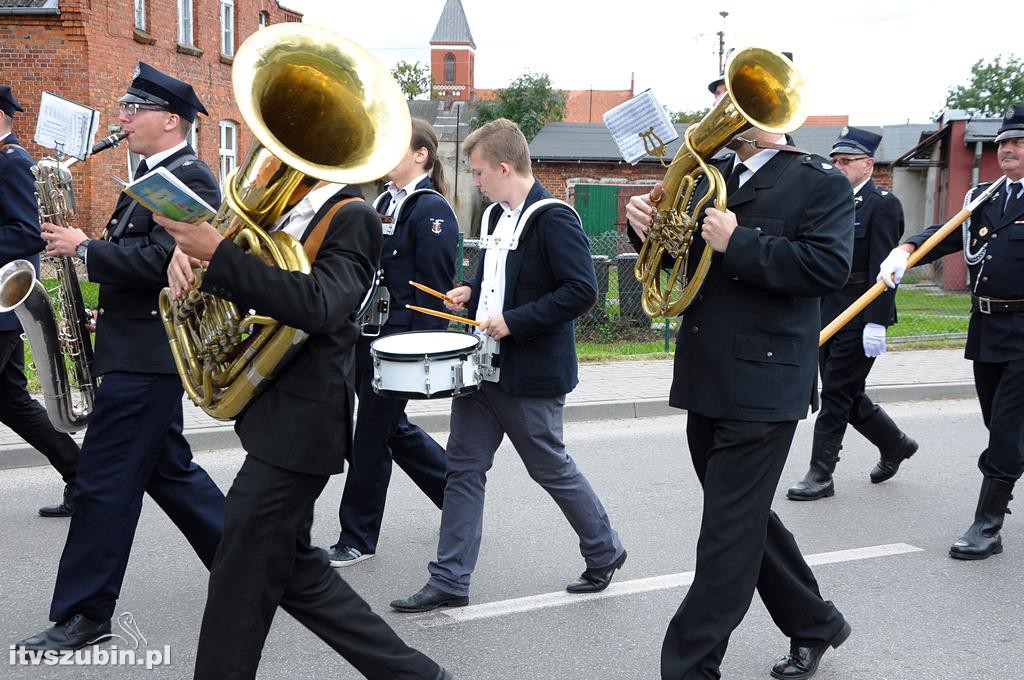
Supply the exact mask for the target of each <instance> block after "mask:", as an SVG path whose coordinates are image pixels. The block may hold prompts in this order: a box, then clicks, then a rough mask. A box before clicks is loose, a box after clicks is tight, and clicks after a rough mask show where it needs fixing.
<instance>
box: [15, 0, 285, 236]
mask: <svg viewBox="0 0 1024 680" xmlns="http://www.w3.org/2000/svg"><path fill="white" fill-rule="evenodd" d="M301 20H302V15H301V14H299V13H297V12H294V11H292V10H289V9H286V8H284V7H282V6H281V4H280V2H278V1H277V0H0V67H2V69H3V70H2V75H0V78H2V83H3V84H6V85H10V87H11V89H12V90H13V91H14V93H15V96H16V97H17V98H18V100H19V102H20V103H21V104H22V106H23V107H24V108H25V112H24V113H20V114H18V115H17V116H16V117H15V119H14V121H15V122H14V130H15V133H16V134H17V136H18V137H19V139H20V140H21V142H22V143H24V144H25V145H26V147H27V148H28V150H29V152H30V153H31V154H32V155H33V156H35V157H36V158H38V157H40V156H43V155H46V154H48V153H50V152H49V150H47V149H43V148H40V147H38V146H36V145H35V144H32V136H33V133H34V132H35V125H36V116H37V114H38V108H39V98H40V95H41V93H42V92H43V91H49V92H53V93H54V94H57V95H60V96H62V97H65V98H67V99H71V100H74V101H76V102H79V103H81V104H84V105H86V106H89V107H91V108H94V109H97V110H98V111H99V112H100V131H99V133H98V134H97V137H101V136H106V135H107V134H109V133H110V132H109V126H112V125H117V124H118V121H117V112H118V106H117V99H118V97H120V96H121V95H122V94H124V91H125V88H126V87H127V86H128V84H129V83H130V82H131V78H132V71H133V70H134V69H135V64H136V62H138V61H144V62H146V63H148V64H150V65H152V66H154V67H156V68H158V69H160V70H161V71H164V72H166V73H168V74H170V75H172V76H174V77H176V78H180V79H182V80H184V81H187V82H189V83H191V84H192V86H193V87H194V88H195V90H196V93H197V94H198V95H199V98H200V99H201V100H202V101H203V103H204V104H205V105H206V108H207V110H208V111H209V112H210V115H209V117H204V116H201V115H200V116H198V117H197V122H198V125H197V126H196V128H195V130H194V139H193V143H194V144H195V146H196V151H197V152H198V153H199V156H200V157H201V158H202V159H203V160H204V161H205V162H206V163H207V164H208V165H209V166H210V168H211V169H212V170H213V171H214V173H215V174H217V173H219V172H221V171H222V170H226V169H229V168H230V167H232V163H237V162H238V161H239V160H241V156H242V154H243V153H244V152H245V149H246V148H247V147H248V145H249V142H250V141H251V138H252V137H251V134H250V133H249V132H248V130H246V129H245V127H244V126H243V125H242V121H241V120H240V116H239V114H238V109H237V107H236V106H235V102H234V98H233V95H232V90H231V63H232V59H233V55H234V54H235V51H236V50H237V49H238V47H239V46H240V45H241V44H242V42H243V41H244V40H245V38H246V37H247V36H249V35H250V34H252V33H253V32H255V31H256V30H258V29H259V28H260V27H261V26H265V25H268V24H274V23H282V22H289V21H301ZM128 156H129V154H128V151H127V148H126V147H125V146H123V145H122V146H120V147H118V148H116V149H111V150H109V151H106V152H104V153H103V154H100V155H97V156H95V157H94V158H91V159H89V160H88V161H87V162H86V163H81V164H79V165H77V166H75V168H74V170H73V173H74V178H75V179H74V181H75V195H76V198H77V199H78V211H79V224H80V225H81V226H82V228H83V229H85V230H86V231H87V232H89V233H91V234H93V235H95V234H96V232H97V230H98V229H99V228H100V227H102V225H103V223H104V222H105V221H106V218H107V217H108V215H109V214H110V211H111V210H112V209H113V206H114V201H115V199H116V198H117V194H118V189H117V185H116V184H115V182H114V181H113V180H112V179H111V176H116V177H120V178H122V179H126V178H127V177H128V174H129V163H130V162H131V161H130V159H129V157H128Z"/></svg>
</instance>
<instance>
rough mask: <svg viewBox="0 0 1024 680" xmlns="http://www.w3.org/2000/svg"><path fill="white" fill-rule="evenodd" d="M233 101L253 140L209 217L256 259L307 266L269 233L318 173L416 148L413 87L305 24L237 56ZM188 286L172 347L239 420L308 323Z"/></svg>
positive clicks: (254, 38)
mask: <svg viewBox="0 0 1024 680" xmlns="http://www.w3.org/2000/svg"><path fill="white" fill-rule="evenodd" d="M232 82H233V87H234V94H235V99H236V100H237V102H238V108H239V110H240V112H241V115H242V118H243V120H244V121H245V123H246V125H248V127H249V128H250V129H251V130H252V132H253V135H254V136H255V138H256V139H254V140H253V143H252V145H251V146H250V147H249V150H248V152H247V153H246V155H245V158H244V159H243V160H242V162H241V164H240V165H239V167H238V169H237V170H236V171H235V172H234V173H232V175H231V176H230V177H229V178H228V180H227V182H226V183H225V187H224V203H223V204H222V205H221V207H220V210H219V211H218V213H217V216H216V217H215V218H214V220H213V225H214V226H215V227H216V228H217V229H218V230H219V231H220V232H221V233H222V234H223V235H224V236H225V237H226V238H230V239H232V240H233V241H234V242H235V243H237V244H239V245H240V246H241V247H242V248H244V249H245V250H247V251H248V253H249V254H250V255H256V256H258V257H260V258H261V259H262V260H263V261H264V262H266V263H267V264H270V265H272V266H276V267H281V268H283V269H287V270H289V271H301V272H307V273H308V272H309V271H310V263H309V261H308V260H307V258H306V255H305V252H304V251H303V249H302V245H301V244H300V243H299V242H298V241H297V240H296V239H294V238H292V237H291V236H290V235H288V234H286V233H284V232H280V231H278V232H273V233H269V234H268V233H267V230H268V229H269V228H270V227H271V226H272V225H273V224H274V222H275V221H276V220H277V219H278V218H279V217H280V216H281V215H282V214H284V213H285V212H286V211H287V210H289V209H290V208H292V207H293V206H294V205H295V204H296V203H298V202H299V201H300V200H302V197H303V196H305V195H306V194H307V193H308V192H309V190H310V189H312V188H313V186H314V185H316V183H317V182H318V181H320V180H326V181H328V182H335V183H339V184H358V183H362V182H368V181H371V180H375V179H377V178H379V177H382V176H384V175H385V174H387V173H388V172H390V171H391V170H392V169H393V168H394V167H395V166H396V165H398V163H399V161H400V160H401V159H402V156H403V155H404V154H405V153H406V151H407V150H408V148H409V137H410V134H411V133H410V130H411V123H410V119H409V109H408V106H407V105H406V103H405V95H404V94H403V93H402V90H401V89H400V88H399V87H398V84H397V83H396V82H395V81H394V79H393V78H392V77H391V74H390V73H389V72H388V71H387V69H386V68H384V66H383V65H382V64H381V63H380V62H379V61H378V60H377V59H376V58H375V57H373V56H372V55H371V54H369V53H368V52H366V51H365V50H364V49H363V48H361V47H360V46H358V45H356V44H355V43H353V42H351V41H349V40H347V39H345V38H343V37H341V36H339V35H336V34H334V33H332V32H330V31H327V30H324V29H321V28H318V27H315V26H310V25H308V24H298V23H291V24H275V25H273V26H268V27H267V28H264V29H261V30H259V31H257V32H256V33H254V34H253V35H251V36H250V37H249V38H248V39H247V40H246V41H245V42H244V43H243V44H242V46H241V47H240V48H239V50H238V53H237V54H236V55H235V60H234V67H233V71H232ZM204 271H205V270H200V271H199V272H198V273H197V276H196V282H195V284H194V286H193V288H192V289H191V290H189V291H188V292H187V293H186V295H185V296H183V297H182V298H181V299H180V300H177V301H176V300H174V299H173V298H172V296H171V292H170V289H169V288H165V289H164V290H163V291H162V292H161V294H160V313H161V316H162V318H163V321H164V328H165V330H166V331H167V337H168V340H169V342H170V345H171V353H172V354H173V356H174V361H175V364H176V365H177V368H178V372H179V373H180V375H181V379H182V383H183V384H184V387H185V391H186V392H187V393H188V395H189V397H190V398H191V399H192V401H194V402H195V403H196V405H197V406H199V407H201V408H202V409H203V410H204V411H206V412H207V413H208V414H210V415H211V416H213V417H214V418H220V419H229V418H232V417H234V416H236V415H237V414H238V413H239V412H240V411H241V410H242V409H243V408H244V407H245V405H246V404H247V403H248V402H249V400H250V399H252V398H253V397H254V396H255V395H256V394H258V393H259V391H260V390H261V389H263V387H264V386H265V385H266V384H267V383H268V382H269V381H270V380H272V379H273V377H274V374H275V372H276V371H277V369H278V368H279V367H280V366H281V365H283V364H284V363H285V362H287V360H288V359H289V358H290V357H291V356H292V355H293V354H294V353H295V352H296V351H297V350H298V348H299V347H300V346H301V345H302V343H303V342H304V341H305V339H306V334H305V333H303V332H302V331H300V330H298V329H295V328H290V327H287V326H282V325H281V324H279V323H278V322H276V321H274V320H273V319H270V318H268V317H265V316H258V315H251V314H247V312H246V311H245V310H239V309H238V308H237V307H236V306H235V305H234V304H232V303H230V302H228V301H226V300H223V299H220V298H216V297H213V296H210V295H206V294H203V293H199V287H200V285H201V284H202V276H203V273H204Z"/></svg>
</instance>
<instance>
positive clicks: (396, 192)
mask: <svg viewBox="0 0 1024 680" xmlns="http://www.w3.org/2000/svg"><path fill="white" fill-rule="evenodd" d="M426 176H427V173H423V174H422V175H420V176H419V177H416V178H414V179H413V180H412V181H411V182H409V183H408V184H406V185H405V186H404V187H402V188H398V185H397V184H395V183H394V182H388V183H387V185H386V188H387V190H388V191H389V192H390V193H391V200H395V199H396V198H401V197H402V196H408V195H409V194H411V193H412V192H414V191H416V185H417V184H419V183H420V182H422V181H423V179H424V178H425V177H426Z"/></svg>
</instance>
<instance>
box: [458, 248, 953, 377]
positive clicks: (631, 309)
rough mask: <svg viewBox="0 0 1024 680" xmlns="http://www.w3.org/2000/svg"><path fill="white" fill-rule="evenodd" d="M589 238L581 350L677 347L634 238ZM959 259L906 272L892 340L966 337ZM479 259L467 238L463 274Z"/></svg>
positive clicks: (579, 324) (673, 322) (673, 326)
mask: <svg viewBox="0 0 1024 680" xmlns="http://www.w3.org/2000/svg"><path fill="white" fill-rule="evenodd" d="M589 239H590V251H591V256H592V258H593V261H594V271H595V273H596V275H597V287H598V292H597V303H596V304H595V305H594V306H593V307H592V308H591V309H590V310H589V311H588V312H587V313H586V314H584V315H583V316H582V317H580V318H579V319H577V321H576V341H577V348H578V350H579V354H580V355H581V356H586V357H594V358H600V357H605V356H615V355H634V354H653V353H658V352H668V351H672V347H673V346H674V344H675V334H676V331H677V330H678V328H679V320H678V319H677V318H672V319H669V320H668V324H667V326H666V323H665V319H664V318H659V317H655V318H653V319H652V318H650V317H648V316H647V314H645V313H644V310H643V307H642V306H641V303H640V296H641V287H640V283H639V281H637V280H636V277H635V276H634V275H633V271H634V267H635V266H636V261H637V254H636V252H635V251H634V250H633V247H632V245H630V243H629V240H628V239H627V238H626V237H625V235H623V234H620V233H616V232H607V233H604V234H598V235H591V236H590V237H589ZM959 257H960V256H959V255H958V254H957V255H951V256H950V257H949V258H948V259H947V261H946V262H945V263H943V262H940V263H937V264H935V265H926V266H922V267H919V268H916V269H913V270H911V271H910V272H909V273H908V274H907V276H906V277H905V278H904V280H903V283H902V285H901V286H900V288H899V290H898V291H897V294H896V305H897V314H898V318H899V323H897V324H896V325H894V326H892V327H890V328H889V331H888V341H889V342H890V343H891V344H894V345H900V344H904V345H907V344H909V345H910V346H913V345H915V344H924V343H942V344H956V343H957V342H958V341H962V340H963V338H965V337H966V336H967V322H968V319H969V317H970V313H971V296H970V293H969V291H968V290H967V286H966V280H965V278H963V277H960V276H959V271H960V269H962V267H961V268H960V269H957V266H956V265H957V258H959ZM479 261H480V243H479V241H478V240H475V239H465V240H464V241H462V242H461V243H460V257H459V263H460V267H459V269H460V272H459V273H458V278H460V279H469V278H472V276H473V273H474V272H475V271H476V268H477V266H478V264H479ZM959 262H960V263H962V260H960V261H959ZM944 264H945V266H943V265H944Z"/></svg>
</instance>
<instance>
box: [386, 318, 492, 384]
mask: <svg viewBox="0 0 1024 680" xmlns="http://www.w3.org/2000/svg"><path fill="white" fill-rule="evenodd" d="M479 348H480V338H478V337H477V336H475V335H472V334H470V333H456V332H455V331H411V332H409V333H395V334H394V335H388V336H386V337H383V338H378V339H376V340H374V341H373V342H372V343H370V356H372V357H373V391H374V392H376V393H377V394H380V395H383V396H385V397H397V398H401V399H435V398H439V397H453V396H455V395H458V394H462V393H464V392H470V391H472V390H475V389H477V388H478V387H479V386H480V371H479V370H478V367H477V354H478V350H479Z"/></svg>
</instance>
